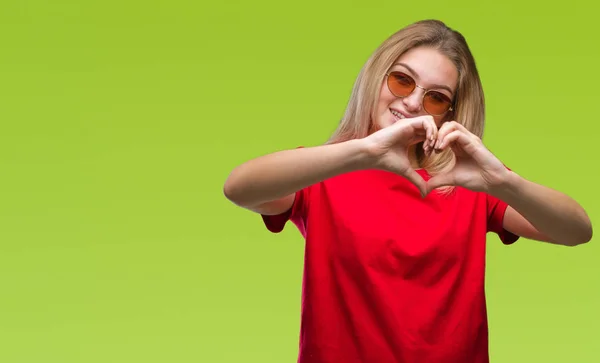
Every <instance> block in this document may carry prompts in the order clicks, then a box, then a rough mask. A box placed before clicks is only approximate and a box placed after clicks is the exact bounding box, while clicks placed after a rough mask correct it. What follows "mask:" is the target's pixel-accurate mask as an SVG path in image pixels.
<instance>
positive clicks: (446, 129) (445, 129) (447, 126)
mask: <svg viewBox="0 0 600 363" xmlns="http://www.w3.org/2000/svg"><path fill="white" fill-rule="evenodd" d="M457 124H458V123H457V122H455V121H448V122H444V124H442V127H440V131H439V132H438V136H437V140H436V143H435V145H434V148H435V149H438V148H439V146H440V144H441V143H442V141H443V139H444V138H445V137H446V135H448V134H449V133H451V132H453V131H456V130H457Z"/></svg>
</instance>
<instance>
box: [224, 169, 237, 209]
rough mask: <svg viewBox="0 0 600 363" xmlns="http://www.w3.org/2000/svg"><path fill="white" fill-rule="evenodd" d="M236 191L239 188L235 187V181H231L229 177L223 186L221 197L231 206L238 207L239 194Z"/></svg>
mask: <svg viewBox="0 0 600 363" xmlns="http://www.w3.org/2000/svg"><path fill="white" fill-rule="evenodd" d="M238 190H239V188H238V187H237V186H236V183H235V179H232V178H231V176H229V177H228V178H227V180H225V183H224V184H223V195H224V196H225V198H227V200H229V201H230V202H232V203H233V204H236V205H240V197H239V194H240V193H239V192H238Z"/></svg>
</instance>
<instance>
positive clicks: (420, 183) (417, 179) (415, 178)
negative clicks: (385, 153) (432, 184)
mask: <svg viewBox="0 0 600 363" xmlns="http://www.w3.org/2000/svg"><path fill="white" fill-rule="evenodd" d="M403 175H404V177H405V178H406V179H408V180H409V181H410V182H411V183H413V184H414V185H415V186H416V187H417V188H418V189H419V192H421V195H422V196H423V197H425V196H426V195H427V183H426V182H425V179H423V177H421V175H420V174H419V173H417V172H416V171H415V170H414V169H409V170H407V171H405V172H404V173H403Z"/></svg>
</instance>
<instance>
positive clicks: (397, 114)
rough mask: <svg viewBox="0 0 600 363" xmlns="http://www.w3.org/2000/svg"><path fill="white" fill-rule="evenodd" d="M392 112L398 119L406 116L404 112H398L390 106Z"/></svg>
mask: <svg viewBox="0 0 600 363" xmlns="http://www.w3.org/2000/svg"><path fill="white" fill-rule="evenodd" d="M390 112H391V113H392V115H394V118H395V119H396V121H398V120H402V119H405V118H406V117H405V116H404V115H403V114H401V113H400V112H398V111H396V110H392V109H391V108H390Z"/></svg>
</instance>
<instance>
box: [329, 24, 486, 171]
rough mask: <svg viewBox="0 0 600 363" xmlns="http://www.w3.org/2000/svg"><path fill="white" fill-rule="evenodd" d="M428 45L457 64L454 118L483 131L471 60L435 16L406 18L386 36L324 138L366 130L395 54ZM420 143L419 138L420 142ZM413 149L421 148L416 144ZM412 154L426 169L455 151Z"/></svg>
mask: <svg viewBox="0 0 600 363" xmlns="http://www.w3.org/2000/svg"><path fill="white" fill-rule="evenodd" d="M420 46H427V47H431V48H434V49H436V50H438V51H439V52H441V53H442V54H444V55H445V56H447V57H448V58H449V59H450V60H451V61H452V62H453V63H454V65H455V66H456V68H457V70H458V75H459V76H458V86H457V89H456V93H455V94H456V95H455V99H454V110H453V111H452V118H453V120H455V121H456V122H458V123H460V124H462V125H464V126H465V127H466V128H467V129H468V130H469V131H471V132H472V133H474V134H475V135H477V136H478V137H480V138H481V137H483V129H484V123H485V101H484V95H483V87H482V85H481V80H480V78H479V72H478V71H477V67H476V65H475V60H474V58H473V55H472V54H471V51H470V49H469V46H468V45H467V42H466V40H465V38H464V37H463V35H462V34H460V33H459V32H458V31H456V30H453V29H451V28H449V27H448V26H447V25H446V24H444V23H443V22H441V21H439V20H422V21H418V22H416V23H413V24H410V25H408V26H406V27H405V28H403V29H400V30H399V31H397V32H396V33H394V34H392V35H391V36H390V37H389V38H388V39H386V40H385V41H384V42H383V43H382V44H381V45H380V46H379V47H378V48H377V49H376V50H375V52H374V53H373V54H372V55H371V57H370V58H369V59H368V60H367V62H366V63H365V65H364V66H363V67H362V69H361V71H360V73H359V75H358V77H357V79H356V81H355V83H354V87H353V89H352V94H351V96H350V100H349V102H348V105H347V107H346V111H345V113H344V115H343V118H342V119H341V121H340V123H339V125H338V127H337V129H336V130H335V131H334V133H333V134H332V135H331V137H330V138H329V140H328V141H327V143H328V144H332V143H338V142H343V141H347V140H350V139H357V138H363V137H366V136H368V134H369V132H370V131H371V129H372V127H373V124H372V123H373V120H374V119H375V112H376V109H377V103H378V99H379V92H380V90H381V85H382V82H383V80H384V76H385V74H386V72H387V71H388V70H389V68H390V67H391V66H392V65H393V64H394V62H396V61H397V59H398V58H399V57H400V56H401V55H402V54H404V53H405V52H407V51H408V50H410V49H412V48H415V47H420ZM419 146H420V144H419ZM417 150H422V148H420V147H417ZM417 155H418V160H416V161H417V162H418V163H419V165H420V167H422V168H423V169H425V170H426V171H427V172H428V173H429V174H430V175H432V176H433V175H435V174H438V173H441V172H444V171H445V170H448V169H449V168H451V167H452V166H453V165H454V161H455V160H454V154H453V153H452V152H450V151H449V150H448V151H444V152H442V153H439V154H435V153H432V154H431V155H430V156H429V157H425V156H424V155H423V153H418V154H417Z"/></svg>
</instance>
